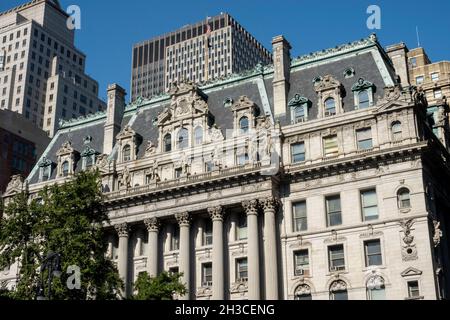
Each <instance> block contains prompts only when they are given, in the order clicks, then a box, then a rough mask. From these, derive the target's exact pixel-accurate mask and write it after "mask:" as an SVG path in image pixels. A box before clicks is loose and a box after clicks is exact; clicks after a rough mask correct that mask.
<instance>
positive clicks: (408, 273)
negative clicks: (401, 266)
mask: <svg viewBox="0 0 450 320" xmlns="http://www.w3.org/2000/svg"><path fill="white" fill-rule="evenodd" d="M422 273H423V272H422V271H420V270H419V269H416V268H413V267H410V268H408V269H406V270H405V271H403V272H402V273H401V276H402V277H411V276H420V275H422Z"/></svg>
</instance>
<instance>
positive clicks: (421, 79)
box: [416, 76, 424, 84]
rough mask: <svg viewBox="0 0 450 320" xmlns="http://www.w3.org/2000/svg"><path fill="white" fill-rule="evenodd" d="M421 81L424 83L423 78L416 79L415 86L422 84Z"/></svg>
mask: <svg viewBox="0 0 450 320" xmlns="http://www.w3.org/2000/svg"><path fill="white" fill-rule="evenodd" d="M423 81H424V77H423V76H419V77H416V84H422V83H423Z"/></svg>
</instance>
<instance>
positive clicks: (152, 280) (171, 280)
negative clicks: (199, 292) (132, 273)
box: [133, 272, 186, 301]
mask: <svg viewBox="0 0 450 320" xmlns="http://www.w3.org/2000/svg"><path fill="white" fill-rule="evenodd" d="M182 276H183V275H182V274H172V273H168V272H163V273H161V274H160V275H159V276H157V277H150V276H149V275H148V273H147V272H143V273H141V274H139V276H138V278H137V281H136V283H135V285H134V289H135V290H136V291H137V294H136V295H135V296H134V297H133V299H134V300H146V301H148V300H172V299H173V295H174V294H177V295H184V294H185V293H186V286H185V285H183V284H182V283H181V281H180V279H181V277H182Z"/></svg>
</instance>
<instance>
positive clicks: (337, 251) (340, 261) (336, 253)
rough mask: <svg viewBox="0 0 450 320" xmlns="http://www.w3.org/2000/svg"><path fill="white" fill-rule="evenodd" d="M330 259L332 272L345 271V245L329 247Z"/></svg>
mask: <svg viewBox="0 0 450 320" xmlns="http://www.w3.org/2000/svg"><path fill="white" fill-rule="evenodd" d="M328 259H329V266H330V272H336V271H343V270H345V255H344V245H342V244H339V245H334V246H330V247H328Z"/></svg>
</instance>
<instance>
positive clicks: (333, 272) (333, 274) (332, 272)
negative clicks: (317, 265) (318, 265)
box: [327, 270, 350, 277]
mask: <svg viewBox="0 0 450 320" xmlns="http://www.w3.org/2000/svg"><path fill="white" fill-rule="evenodd" d="M349 273H350V272H349V271H348V270H339V271H328V274H327V277H332V276H336V275H340V274H349Z"/></svg>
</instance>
